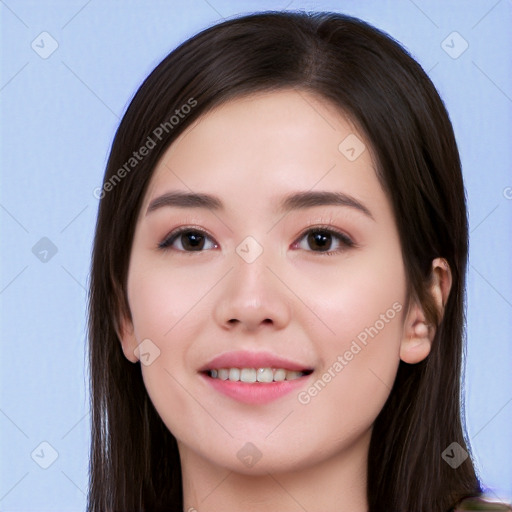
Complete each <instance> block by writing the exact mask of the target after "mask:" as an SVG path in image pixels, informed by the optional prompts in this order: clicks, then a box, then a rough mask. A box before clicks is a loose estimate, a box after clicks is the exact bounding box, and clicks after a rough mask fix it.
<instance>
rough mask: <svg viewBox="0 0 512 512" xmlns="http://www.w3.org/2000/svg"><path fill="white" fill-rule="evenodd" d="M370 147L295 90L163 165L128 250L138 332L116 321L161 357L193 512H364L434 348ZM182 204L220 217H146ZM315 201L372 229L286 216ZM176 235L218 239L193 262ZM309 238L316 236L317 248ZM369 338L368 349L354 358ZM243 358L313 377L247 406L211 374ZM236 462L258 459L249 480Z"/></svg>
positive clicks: (238, 105) (309, 215)
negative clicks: (393, 413)
mask: <svg viewBox="0 0 512 512" xmlns="http://www.w3.org/2000/svg"><path fill="white" fill-rule="evenodd" d="M350 134H355V135H356V136H357V137H358V139H359V141H360V142H364V144H365V147H366V149H365V150H363V151H362V153H361V154H360V156H359V157H357V158H356V159H352V160H350V159H349V158H347V157H346V155H345V154H344V153H343V151H342V150H340V149H339V145H340V143H341V142H342V141H344V139H345V138H346V137H347V136H348V135H350ZM343 147H344V146H342V149H343ZM358 147H359V148H360V147H361V146H358ZM370 149H371V147H370V144H369V143H368V142H367V141H365V139H364V137H363V135H361V134H360V133H359V132H358V131H357V130H356V129H355V127H354V126H353V125H352V124H351V123H350V122H349V121H348V120H347V119H346V118H345V117H344V116H343V115H342V114H341V113H340V112H339V110H337V109H336V108H335V107H334V106H332V105H331V104H330V103H328V102H326V101H325V100H323V99H321V98H319V97H317V96H314V95H312V94H311V93H309V92H305V91H300V92H299V91H294V90H283V91H279V92H271V93H260V94H253V95H250V96H247V97H244V98H241V99H235V100H231V101H229V102H227V103H225V104H223V105H221V106H219V107H217V108H215V109H214V110H213V111H211V112H209V113H207V114H206V115H203V116H201V118H200V119H199V121H198V122H196V123H194V124H193V125H192V126H191V127H189V128H188V129H187V130H186V131H185V132H184V133H182V134H181V135H180V137H179V138H178V139H177V140H176V141H175V142H174V143H173V144H172V145H171V146H170V148H168V150H167V151H166V152H165V154H164V156H163V157H162V158H161V160H160V162H159V164H158V165H157V168H156V169H155V172H154V175H153V177H152V179H151V183H150V186H149V188H148V191H147V193H146V196H145V198H144V201H143V204H142V208H141V210H140V214H139V218H138V222H137V226H136V231H135V236H134V241H133V247H132V253H131V259H130V267H129V273H128V285H127V293H128V302H129V307H130V312H131V318H127V317H123V318H122V319H121V322H120V332H119V335H120V339H121V342H122V348H123V351H124V354H125V356H126V357H127V358H128V359H129V360H130V361H132V362H134V363H135V362H137V361H138V360H139V358H140V357H141V355H140V354H141V350H138V348H137V347H138V345H139V344H140V343H141V342H142V341H143V340H147V339H149V340H151V343H152V344H154V345H151V347H157V349H158V350H159V351H160V352H159V356H158V357H156V358H155V359H154V361H153V362H152V363H151V364H148V365H143V364H141V370H142V375H143V379H144V383H145V386H146V389H147V391H148V394H149V396H150V398H151V400H152V402H153V404H154V406H155V408H156V410H157V411H158V413H159V414H160V416H161V418H162V420H163V421H164V423H165V425H166V426H167V427H168V429H169V430H170V431H171V432H172V433H173V435H174V436H175V437H176V439H177V441H178V446H179V453H180V459H181V465H182V474H183V487H184V504H185V507H184V510H189V509H192V508H193V509H195V510H197V511H199V512H208V511H218V510H222V511H225V512H229V511H239V510H246V511H259V510H279V511H283V512H291V511H298V510H308V511H314V510H322V511H325V512H329V511H334V510H337V511H340V510H343V511H351V512H363V511H365V510H367V499H366V472H367V462H366V460H367V454H368V447H369V442H370V437H371V432H372V424H373V422H374V420H375V418H376V417H377V415H378V414H379V412H380V410H381V409H382V407H383V406H384V403H385V401H386V399H387V397H388V396H389V392H390V390H391V387H392V384H393V381H394V379H395V376H396V372H397V368H398V364H399V362H400V359H401V360H403V361H404V362H406V363H410V364H414V363H417V362H419V361H421V360H423V359H424V358H425V357H427V356H428V354H429V351H430V348H431V342H432V339H433V336H434V334H435V328H434V327H427V325H426V320H425V317H424V313H423V310H422V308H421V306H420V305H419V304H417V303H416V302H414V301H412V302H411V305H410V308H409V310H408V311H406V310H405V307H402V306H404V305H405V304H406V298H407V297H406V278H405V269H404V265H403V260H402V255H401V248H400V241H399V236H398V232H397V228H396V223H395V220H394V217H393V212H392V209H391V204H390V202H389V200H388V198H387V197H386V195H385V193H384V192H383V190H382V188H381V186H380V184H379V182H378V179H377V176H376V173H375V162H374V160H373V158H372V155H371V151H370ZM171 191H180V192H184V193H190V192H194V193H201V194H209V195H212V196H215V197H216V198H218V199H219V201H220V202H221V205H222V206H221V207H219V208H213V207H210V208H208V207H191V206H188V207H184V206H175V205H164V206H162V204H161V202H160V206H158V204H157V205H156V206H155V207H153V208H152V209H151V211H149V212H148V206H149V205H150V204H152V203H153V201H154V200H155V199H156V198H159V197H161V196H162V195H163V194H166V193H169V192H171ZM320 191H322V192H341V193H344V194H347V195H350V196H351V197H353V198H355V199H356V200H357V201H359V202H360V203H362V204H363V205H364V206H365V207H366V208H367V209H368V210H369V213H370V214H371V216H370V215H367V214H365V213H364V212H362V211H361V210H360V209H357V208H355V207H353V206H346V205H340V204H325V205H316V206H309V207H303V208H299V209H292V210H289V211H288V212H287V213H286V215H284V213H283V212H280V211H278V206H279V204H280V203H281V201H282V200H283V198H285V197H286V196H288V195H290V194H294V193H297V192H320ZM153 205H154V203H153ZM303 206H304V205H303ZM180 227H189V231H190V230H194V233H192V234H193V235H194V234H195V235H196V237H197V236H198V235H200V234H201V233H197V231H198V230H199V231H204V232H205V233H206V234H205V235H204V237H205V238H204V239H200V241H201V240H202V242H201V243H200V244H199V248H200V250H193V249H192V250H191V249H190V248H191V247H192V248H194V247H197V245H196V246H194V245H193V244H192V245H191V244H190V243H189V242H190V233H189V235H186V234H185V235H182V236H178V237H177V238H175V239H171V242H170V243H168V247H167V248H166V249H163V248H159V247H158V246H159V244H161V242H162V241H164V240H166V239H168V240H169V237H168V235H169V233H171V232H173V231H175V230H176V229H177V228H180ZM313 228H316V230H317V231H316V235H317V237H320V238H314V237H313V238H312V237H308V233H307V230H311V229H313ZM326 229H327V230H329V229H330V230H335V231H338V232H341V233H342V234H344V235H345V236H347V237H349V239H350V240H351V241H352V242H353V243H354V245H353V246H346V245H344V243H343V242H342V241H341V240H340V239H339V238H338V237H337V236H336V235H335V234H329V232H326ZM319 230H320V234H318V231H319ZM313 231H315V230H314V229H313ZM322 234H323V237H322ZM248 236H250V237H252V239H254V240H255V241H257V243H258V244H259V247H260V249H258V245H255V244H254V242H253V241H252V239H250V240H251V242H250V244H252V245H250V244H248V243H247V240H245V239H246V237H248ZM319 239H320V240H321V241H323V242H324V245H322V244H321V243H315V241H318V240H319ZM192 240H193V241H194V240H196V241H197V238H195V239H194V238H193V239H192ZM244 240H245V244H242V245H241V246H240V244H241V242H243V241H244ZM237 247H238V249H239V250H238V251H237ZM240 247H242V248H243V249H244V250H243V251H242V252H241V251H240ZM187 248H188V249H189V250H188V251H187V250H186V249H187ZM261 249H263V252H262V253H261V254H259V252H260V250H261ZM324 250H327V252H329V254H326V253H325V252H324ZM244 253H245V254H249V255H252V256H254V257H255V258H254V260H253V261H250V262H248V260H247V259H246V258H244V257H242V256H245V254H244ZM433 275H434V281H433V285H432V289H431V291H432V293H433V295H434V297H435V299H436V303H437V304H438V307H439V308H440V310H441V312H442V310H443V307H444V305H445V304H446V300H447V297H448V294H449V291H450V287H451V276H450V272H449V268H448V267H447V265H446V264H445V262H444V260H441V259H436V260H434V261H433ZM381 315H384V316H381ZM379 319H381V320H379ZM372 326H373V327H374V331H373V336H371V337H370V336H368V337H367V344H366V345H364V344H362V343H360V342H358V346H359V347H360V350H359V351H357V349H355V350H354V351H352V352H350V349H351V347H354V345H353V342H354V340H355V341H356V342H357V340H361V339H362V338H364V334H362V333H364V332H368V331H365V329H366V328H370V327H372ZM375 330H376V331H377V333H376V334H375ZM358 335H359V338H358ZM146 343H147V342H146ZM145 347H147V345H145ZM151 350H153V351H154V350H155V349H154V348H152V349H151ZM151 350H150V351H151ZM234 350H237V351H238V350H243V351H249V352H253V353H254V352H255V353H259V352H266V353H271V354H273V355H277V356H280V357H282V358H285V359H287V360H291V361H294V362H296V363H297V364H299V365H301V366H302V367H304V368H308V369H311V370H313V371H312V373H311V374H309V375H305V376H302V377H301V378H300V380H299V381H298V383H296V384H297V387H296V388H295V389H294V391H293V392H290V393H287V394H284V395H283V396H280V397H278V398H277V399H274V400H271V401H268V402H265V403H244V402H241V401H239V400H237V399H235V398H233V397H231V396H227V395H225V394H223V393H221V392H219V391H218V390H217V389H215V387H213V386H212V385H210V384H211V380H213V379H211V378H210V377H208V376H205V375H204V374H202V373H200V371H199V370H200V369H201V368H203V367H204V366H205V365H206V364H207V363H208V362H209V361H211V360H212V359H213V358H214V357H216V356H218V355H221V354H225V353H229V352H231V351H234ZM347 351H348V353H347ZM350 353H352V354H353V355H352V356H350ZM339 357H342V360H343V363H342V365H341V366H340V364H338V365H337V366H336V365H335V363H336V362H337V361H338V362H339V361H340V359H339ZM340 368H342V369H341V370H340ZM329 372H330V373H329ZM325 375H328V377H324V379H325V380H324V385H323V386H322V387H321V388H320V391H318V390H317V391H316V393H315V388H314V383H315V382H317V381H318V380H319V379H322V376H325ZM329 375H330V378H329ZM208 379H210V381H209V380H208ZM325 381H328V382H327V383H325ZM217 382H219V381H218V380H217ZM264 385H265V384H262V386H264ZM245 386H251V384H245ZM312 386H313V390H312V391H310V390H311V388H312ZM127 392H129V390H127ZM301 393H302V394H301ZM299 396H301V397H302V400H299ZM246 443H251V445H246ZM244 446H245V448H244ZM241 449H244V450H245V451H242V452H241V453H242V454H243V453H247V450H249V454H250V455H251V454H252V455H255V457H256V458H257V457H258V456H259V457H260V458H259V459H258V460H257V461H256V463H254V464H252V465H251V464H248V463H247V460H246V459H244V458H243V457H242V456H241V455H240V453H239V451H240V450H241ZM237 454H238V455H237Z"/></svg>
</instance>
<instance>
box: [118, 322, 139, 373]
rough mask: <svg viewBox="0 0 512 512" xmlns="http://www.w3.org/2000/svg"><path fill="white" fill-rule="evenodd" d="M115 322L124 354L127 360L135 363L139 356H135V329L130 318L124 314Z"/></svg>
mask: <svg viewBox="0 0 512 512" xmlns="http://www.w3.org/2000/svg"><path fill="white" fill-rule="evenodd" d="M115 323H116V333H117V337H118V338H119V341H120V342H121V347H122V349H123V353H124V356H125V357H126V359H128V361H130V362H132V363H136V362H137V361H138V360H139V358H138V357H137V355H136V354H137V353H138V352H136V350H135V349H136V348H137V345H138V344H137V338H136V337H135V330H134V328H133V323H132V322H131V320H129V319H128V318H126V316H125V315H122V317H121V321H120V322H115Z"/></svg>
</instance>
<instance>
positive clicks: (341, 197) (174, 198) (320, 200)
mask: <svg viewBox="0 0 512 512" xmlns="http://www.w3.org/2000/svg"><path fill="white" fill-rule="evenodd" d="M315 206H346V207H349V208H353V209H355V210H358V211H359V212H361V213H363V214H364V215H366V216H367V217H369V218H370V219H372V220H374V221H375V218H374V217H373V215H372V213H371V211H370V210H369V209H368V208H367V207H366V206H365V205H364V204H363V203H362V202H360V201H359V200H357V199H356V198H355V197H352V196H350V195H348V194H345V193H343V192H313V191H307V192H297V193H293V194H290V195H289V196H286V197H285V198H284V199H283V200H282V201H281V203H280V204H279V208H278V211H279V212H281V213H288V212H290V211H292V210H303V209H306V208H313V207H315ZM163 207H175V208H204V209H208V210H217V211H218V210H223V209H224V205H223V204H222V201H221V200H220V199H219V198H218V197H215V196H212V195H210V194H198V193H193V192H180V191H173V192H167V193H166V194H163V195H161V196H159V197H157V198H155V199H153V201H151V203H150V204H149V206H148V209H147V211H146V215H148V214H149V213H151V212H153V211H155V210H158V209H160V208H163Z"/></svg>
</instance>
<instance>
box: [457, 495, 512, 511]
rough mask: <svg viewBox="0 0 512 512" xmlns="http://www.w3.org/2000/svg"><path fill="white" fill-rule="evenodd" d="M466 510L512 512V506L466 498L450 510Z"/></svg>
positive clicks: (482, 499)
mask: <svg viewBox="0 0 512 512" xmlns="http://www.w3.org/2000/svg"><path fill="white" fill-rule="evenodd" d="M466 510H482V511H486V510H488V511H489V512H491V511H495V512H512V506H511V505H509V504H507V503H503V502H497V501H489V500H486V499H484V498H466V499H464V500H462V501H460V502H459V503H458V504H457V505H456V506H455V508H453V509H452V512H463V511H466Z"/></svg>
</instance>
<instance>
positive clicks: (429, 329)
mask: <svg viewBox="0 0 512 512" xmlns="http://www.w3.org/2000/svg"><path fill="white" fill-rule="evenodd" d="M431 272H432V283H431V285H430V290H429V291H430V294H431V295H432V297H433V299H434V302H435V304H436V307H437V310H438V311H439V319H440V320H439V321H441V320H442V318H443V315H444V308H445V305H446V302H447V301H448V295H449V294H450V289H451V287H452V274H451V271H450V266H449V265H448V262H447V261H446V260H445V259H444V258H436V259H434V260H432V270H431ZM436 328H437V326H435V325H432V324H428V323H427V320H426V317H425V313H424V311H423V308H422V306H421V304H419V303H418V302H417V301H415V302H414V303H413V304H412V306H411V307H410V308H409V312H408V313H407V318H406V320H405V327H404V335H403V338H402V342H401V345H400V359H401V360H402V361H404V362H405V363H409V364H416V363H419V362H420V361H423V360H424V359H425V358H426V357H427V356H428V355H429V354H430V350H431V348H432V341H433V340H434V336H435V334H436Z"/></svg>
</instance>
